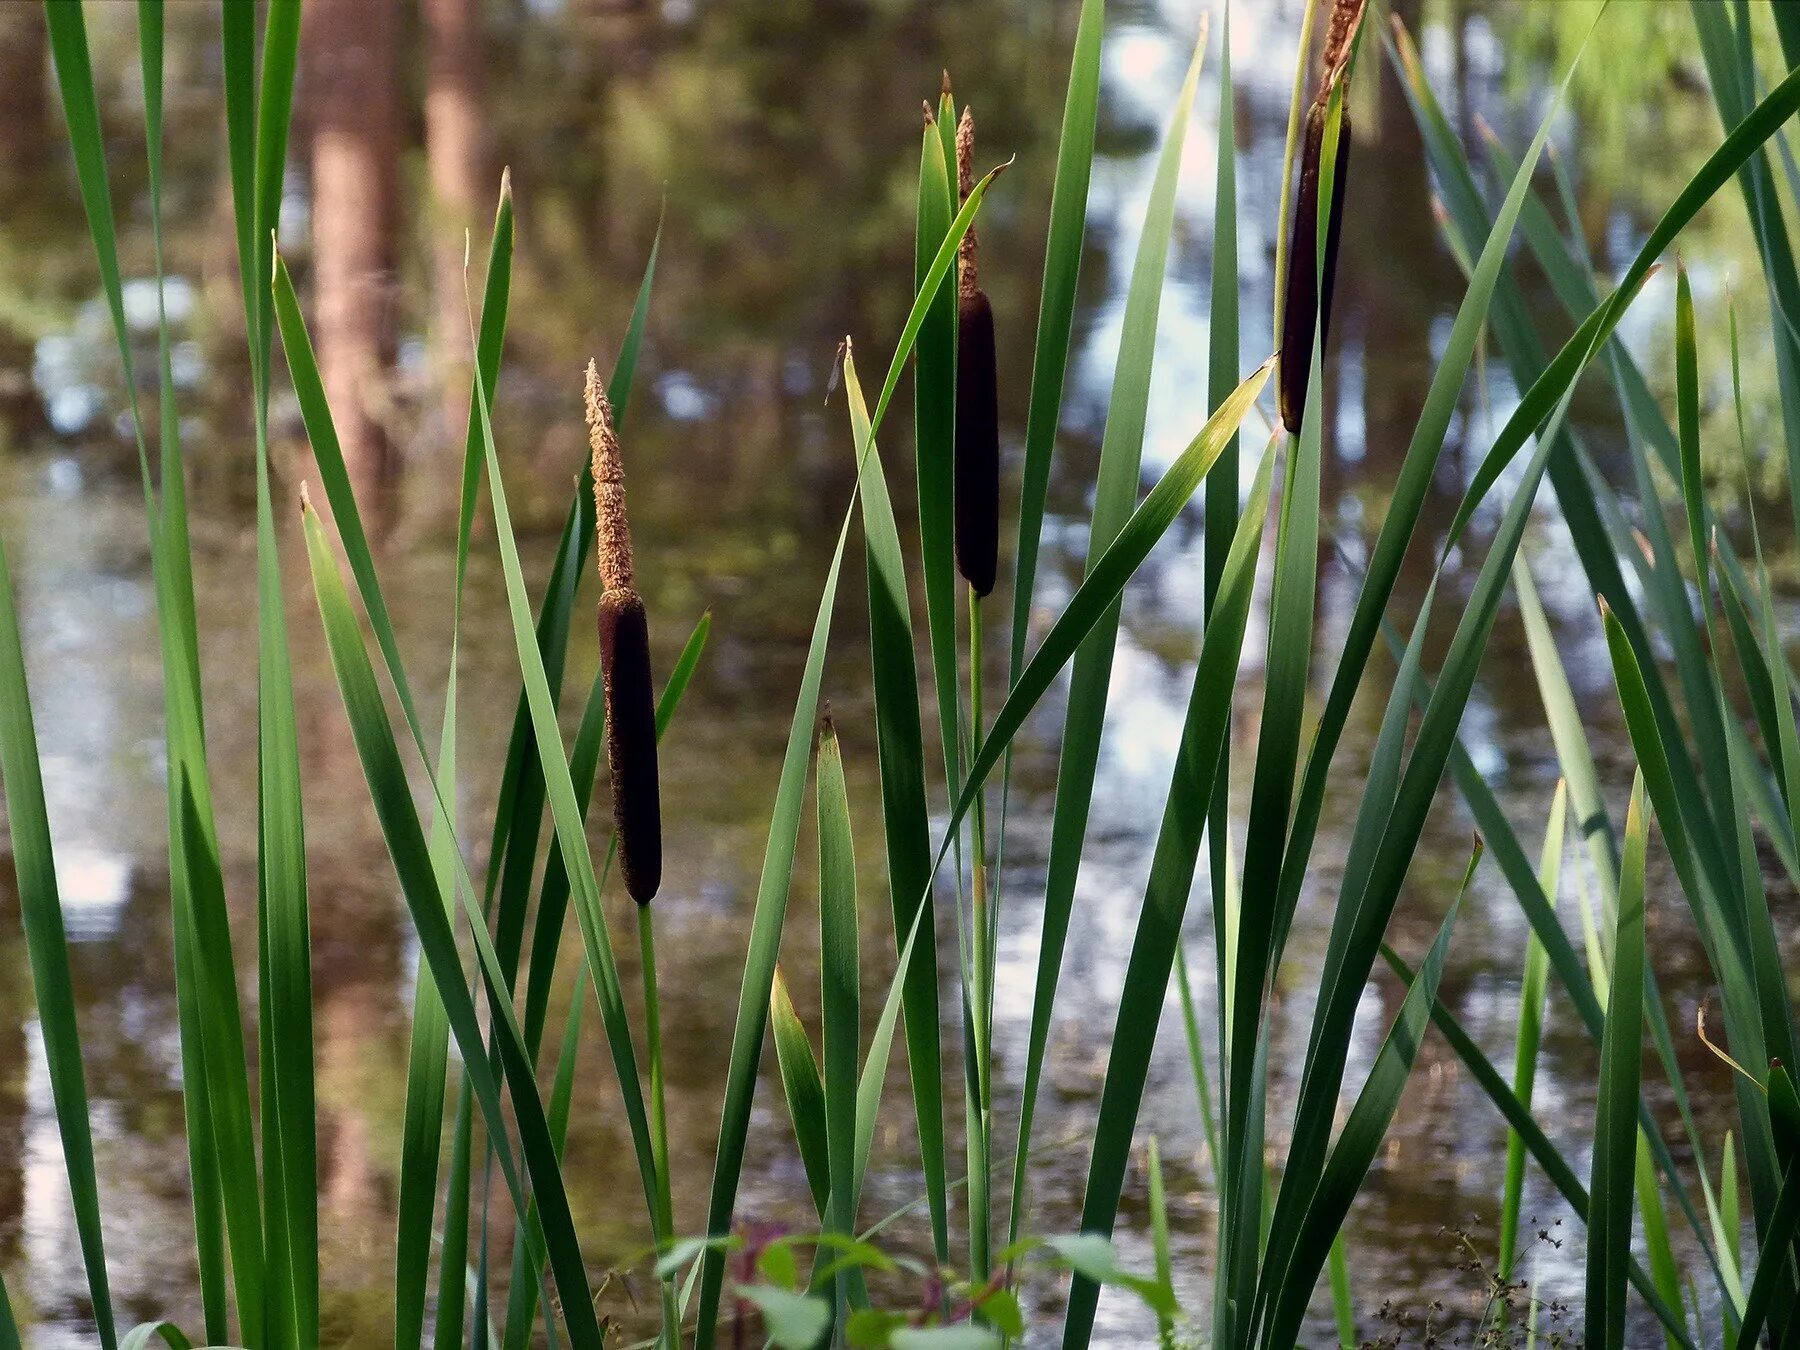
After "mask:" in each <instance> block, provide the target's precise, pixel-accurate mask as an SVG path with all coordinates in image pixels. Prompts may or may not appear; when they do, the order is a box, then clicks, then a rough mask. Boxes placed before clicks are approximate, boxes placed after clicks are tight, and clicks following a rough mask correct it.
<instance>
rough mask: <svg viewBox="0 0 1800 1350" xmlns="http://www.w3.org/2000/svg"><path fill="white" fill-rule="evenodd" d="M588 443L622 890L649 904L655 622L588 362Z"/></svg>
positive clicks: (653, 886)
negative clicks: (637, 575)
mask: <svg viewBox="0 0 1800 1350" xmlns="http://www.w3.org/2000/svg"><path fill="white" fill-rule="evenodd" d="M583 393H584V395H585V398H586V402H587V424H588V441H589V443H590V445H591V446H592V449H593V473H594V530H595V553H596V556H597V557H598V559H599V563H600V580H601V582H602V584H604V586H605V587H606V590H605V593H604V594H602V595H601V597H600V610H599V625H600V669H601V675H602V679H603V681H604V688H605V694H606V759H607V763H608V765H609V766H610V767H611V770H612V797H613V826H614V829H615V830H616V832H617V835H618V841H619V871H620V872H621V873H622V874H623V875H624V878H625V889H626V890H627V891H629V892H630V894H631V898H632V899H633V900H635V901H637V902H638V904H640V905H647V904H649V903H650V901H651V899H652V898H654V897H655V895H656V891H657V888H658V887H659V886H661V885H662V790H661V786H660V784H659V782H658V777H657V768H656V691H655V688H654V686H653V683H652V681H651V678H650V622H649V617H648V616H647V615H646V614H645V612H644V602H643V599H642V598H641V597H640V596H639V595H638V593H637V590H636V588H635V587H634V585H633V578H632V570H631V523H630V521H629V519H628V518H627V516H626V512H625V463H624V460H623V459H622V458H621V456H620V454H619V438H618V435H617V433H616V432H615V431H614V429H613V416H612V406H611V405H610V404H609V403H608V402H607V400H606V390H605V388H604V387H603V386H602V385H601V383H600V369H599V367H598V366H597V365H596V364H595V363H594V362H592V361H589V362H588V368H587V383H586V387H585V389H584V390H583Z"/></svg>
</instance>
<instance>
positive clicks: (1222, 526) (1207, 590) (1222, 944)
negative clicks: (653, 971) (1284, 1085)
mask: <svg viewBox="0 0 1800 1350" xmlns="http://www.w3.org/2000/svg"><path fill="white" fill-rule="evenodd" d="M1217 141H1218V156H1219V168H1218V176H1217V179H1216V181H1215V183H1214V188H1213V256H1212V292H1211V295H1210V298H1209V306H1208V319H1207V336H1206V344H1207V346H1206V370H1207V376H1206V401H1207V404H1208V406H1209V407H1216V406H1218V405H1219V404H1220V403H1222V402H1223V401H1224V400H1225V398H1226V397H1227V396H1228V395H1229V394H1230V393H1231V389H1232V386H1233V385H1234V384H1236V383H1237V377H1238V362H1239V359H1240V358H1239V354H1238V347H1239V345H1240V342H1241V339H1242V334H1241V332H1240V322H1239V313H1238V234H1237V212H1238V196H1237V90H1236V88H1235V87H1234V86H1233V83H1232V78H1231V0H1225V4H1224V6H1223V8H1222V9H1221V11H1220V22H1219V134H1218V138H1217ZM1278 303H1279V302H1278ZM1277 322H1279V320H1277ZM1276 331H1277V332H1279V331H1280V330H1279V329H1277V330H1276ZM1237 524H1238V445H1237V441H1236V439H1235V438H1234V439H1233V441H1232V443H1231V444H1230V445H1228V446H1226V447H1225V453H1224V454H1223V455H1221V456H1220V459H1219V464H1218V466H1217V467H1216V468H1215V469H1214V470H1213V472H1212V473H1211V474H1209V475H1208V476H1207V482H1206V535H1205V548H1206V575H1205V580H1204V584H1203V586H1202V588H1201V603H1202V608H1203V613H1204V615H1205V618H1206V622H1208V623H1211V622H1212V616H1213V614H1214V612H1215V611H1216V608H1217V604H1218V598H1217V597H1218V593H1219V586H1220V584H1221V581H1222V579H1223V577H1224V573H1225V559H1226V557H1227V556H1228V555H1229V554H1230V552H1231V540H1232V538H1233V537H1234V535H1235V534H1236V532H1237ZM1015 664H1017V663H1016V662H1015ZM1230 788H1231V744H1230V742H1229V740H1228V741H1227V742H1226V743H1225V745H1224V746H1223V747H1221V749H1220V751H1219V772H1218V786H1217V787H1216V788H1215V789H1214V792H1213V803H1212V809H1211V811H1210V812H1209V813H1208V814H1207V822H1206V826H1207V834H1208V843H1209V846H1210V847H1209V849H1208V863H1209V879H1210V881H1211V893H1212V896H1213V906H1212V909H1213V943H1214V950H1215V953H1216V955H1217V957H1218V960H1219V962H1220V963H1221V964H1220V967H1219V988H1220V989H1221V990H1225V989H1226V988H1227V987H1228V985H1227V982H1226V976H1225V970H1224V966H1223V964H1222V963H1223V962H1224V958H1225V953H1226V949H1227V946H1228V943H1227V942H1226V934H1225V921H1226V915H1227V909H1226V906H1225V903H1224V897H1225V893H1226V874H1227V872H1228V870H1229V868H1230V865H1231V864H1230V848H1231V841H1230V834H1229V832H1228V830H1227V824H1228V821H1227V808H1228V806H1229V804H1230V803H1229V799H1230V795H1231V791H1230ZM1197 1063H1199V1061H1197ZM1199 1067H1200V1068H1201V1070H1202V1072H1203V1071H1204V1064H1199ZM1199 1081H1200V1079H1199V1078H1198V1077H1197V1078H1196V1082H1199ZM1209 1114H1210V1111H1209Z"/></svg>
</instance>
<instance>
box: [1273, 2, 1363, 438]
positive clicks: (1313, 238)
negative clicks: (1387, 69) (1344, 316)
mask: <svg viewBox="0 0 1800 1350" xmlns="http://www.w3.org/2000/svg"><path fill="white" fill-rule="evenodd" d="M1362 9H1363V0H1338V6H1337V9H1336V10H1335V11H1334V12H1333V14H1332V21H1331V34H1330V36H1329V38H1328V39H1327V42H1326V68H1325V75H1324V78H1323V79H1322V80H1321V81H1320V84H1319V97H1318V98H1317V99H1315V100H1314V102H1313V105H1312V107H1311V108H1309V109H1308V110H1307V114H1306V139H1305V143H1304V146H1303V147H1302V150H1301V155H1300V191H1299V194H1298V195H1297V197H1296V198H1295V205H1294V222H1293V229H1292V232H1291V234H1290V235H1289V246H1288V273H1287V298H1286V300H1285V301H1284V302H1283V304H1282V310H1281V314H1282V323H1281V328H1282V332H1281V370H1280V379H1279V381H1278V389H1279V399H1280V403H1281V421H1282V424H1283V425H1284V426H1286V427H1287V429H1288V431H1289V432H1291V433H1294V434H1298V433H1299V431H1300V422H1301V418H1302V415H1303V414H1304V412H1305V409H1306V391H1307V385H1308V383H1309V382H1310V379H1311V375H1312V358H1313V321H1314V320H1315V319H1317V321H1318V332H1319V342H1320V345H1321V346H1323V345H1324V342H1325V339H1326V338H1327V337H1328V336H1329V335H1330V332H1331V295H1332V290H1333V285H1334V283H1335V281H1336V279H1337V256H1338V238H1339V236H1340V234H1341V233H1342V230H1343V223H1344V198H1345V195H1346V194H1347V192H1348V190H1349V186H1350V182H1349V168H1350V108H1349V105H1348V104H1347V103H1344V104H1342V110H1341V114H1340V119H1339V125H1338V143H1337V155H1336V158H1335V160H1334V161H1333V163H1334V168H1333V170H1332V187H1331V205H1330V209H1329V211H1328V213H1327V219H1326V222H1325V250H1324V256H1323V258H1321V256H1320V252H1319V192H1320V178H1321V170H1322V163H1321V161H1322V160H1323V158H1324V155H1325V132H1326V124H1327V121H1328V119H1329V113H1330V105H1331V90H1332V88H1333V87H1334V86H1335V85H1337V84H1338V83H1340V82H1341V80H1342V79H1343V75H1344V66H1343V64H1342V63H1343V62H1344V61H1347V60H1348V59H1349V56H1350V44H1351V40H1352V39H1353V38H1354V36H1355V33H1356V24H1357V23H1358V22H1360V20H1361V17H1362ZM1334 62H1335V63H1336V64H1334Z"/></svg>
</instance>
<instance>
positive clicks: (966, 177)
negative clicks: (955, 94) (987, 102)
mask: <svg viewBox="0 0 1800 1350" xmlns="http://www.w3.org/2000/svg"><path fill="white" fill-rule="evenodd" d="M956 180H957V187H958V195H957V200H958V202H959V203H960V202H966V201H968V200H969V194H970V193H971V192H973V191H974V190H975V114H974V113H973V112H972V111H970V109H969V108H968V107H966V106H965V107H964V108H963V112H962V119H961V120H960V121H958V122H957V124H956ZM975 251H976V245H975V226H974V223H973V222H971V223H970V225H969V228H968V230H967V232H965V233H964V235H963V237H962V248H961V251H960V253H959V255H958V256H959V259H960V261H961V262H962V274H961V280H960V281H959V283H958V289H959V293H960V294H962V295H973V294H974V293H975V291H976V290H977V289H979V282H978V281H977V279H976V267H975Z"/></svg>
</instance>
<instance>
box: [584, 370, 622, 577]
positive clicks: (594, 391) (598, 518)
mask: <svg viewBox="0 0 1800 1350" xmlns="http://www.w3.org/2000/svg"><path fill="white" fill-rule="evenodd" d="M583 392H584V394H585V396H586V401H587V424H588V444H589V446H590V447H591V448H592V450H593V456H594V458H593V471H594V531H595V554H596V556H597V557H598V559H599V562H600V581H601V583H602V584H603V585H604V586H605V587H606V589H607V590H609V591H612V590H629V589H631V585H632V575H631V525H630V523H629V521H628V520H627V519H626V516H625V461H624V460H623V459H621V458H620V457H619V438H618V435H617V434H616V433H615V432H614V430H613V415H612V404H611V403H609V402H607V399H606V387H605V386H604V385H602V384H601V383H600V367H599V366H598V365H596V364H595V363H594V362H592V361H589V362H588V368H587V385H586V388H585V390H584V391H583Z"/></svg>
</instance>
